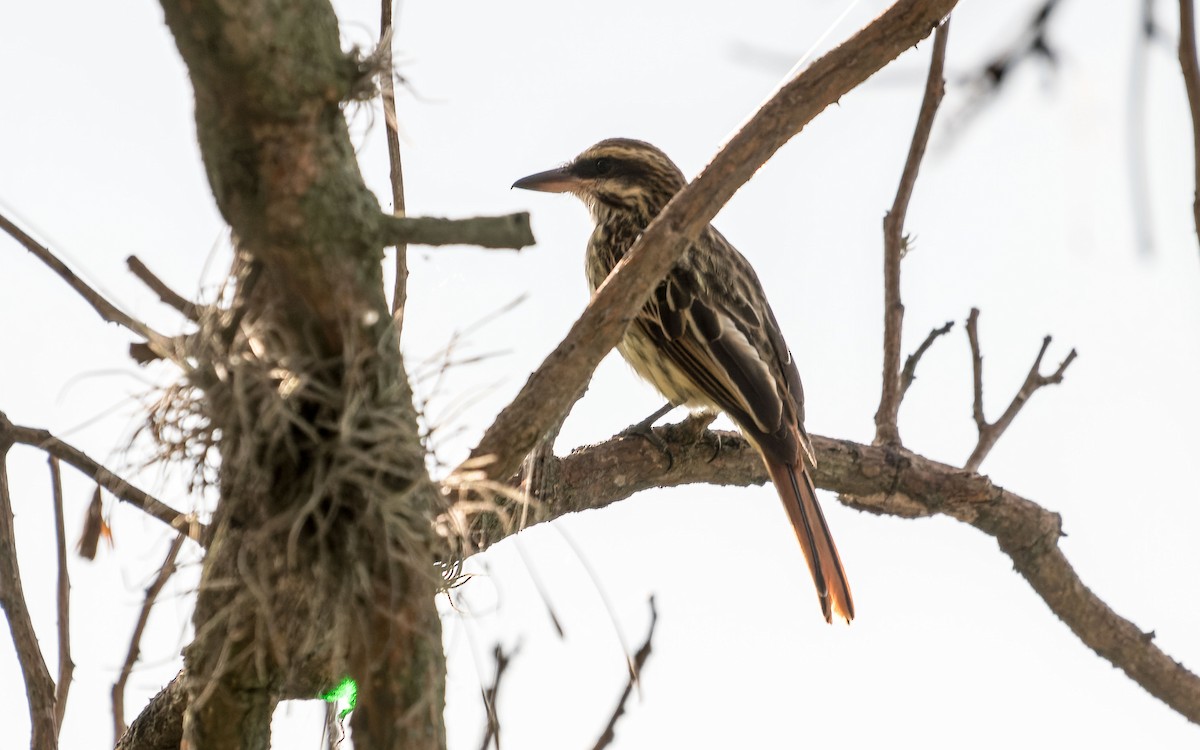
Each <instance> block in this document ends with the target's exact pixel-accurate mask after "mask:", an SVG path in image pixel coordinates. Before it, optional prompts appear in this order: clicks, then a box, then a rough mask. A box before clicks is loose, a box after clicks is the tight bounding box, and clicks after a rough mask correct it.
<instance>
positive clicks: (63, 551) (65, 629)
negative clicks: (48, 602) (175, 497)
mask: <svg viewBox="0 0 1200 750" xmlns="http://www.w3.org/2000/svg"><path fill="white" fill-rule="evenodd" d="M49 463H50V487H51V491H52V493H53V494H54V547H55V552H56V558H57V563H58V687H57V689H56V690H55V692H54V725H55V730H56V731H62V723H63V717H65V716H66V715H67V694H68V693H69V692H70V691H71V677H72V676H73V675H74V674H75V662H74V660H72V658H71V574H70V572H69V571H68V570H67V529H66V526H67V524H66V519H65V518H64V513H63V489H62V471H61V470H60V469H59V465H58V459H57V458H55V457H54V456H50V458H49Z"/></svg>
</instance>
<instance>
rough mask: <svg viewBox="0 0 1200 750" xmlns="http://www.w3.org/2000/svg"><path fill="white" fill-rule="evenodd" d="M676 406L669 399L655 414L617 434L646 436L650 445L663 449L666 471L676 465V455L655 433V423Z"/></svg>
mask: <svg viewBox="0 0 1200 750" xmlns="http://www.w3.org/2000/svg"><path fill="white" fill-rule="evenodd" d="M674 408H675V404H672V403H671V402H670V401H668V402H667V403H665V404H663V405H662V407H661V408H659V409H658V411H656V412H654V413H653V414H651V415H650V416H648V417H646V418H645V419H643V420H642V421H641V422H638V423H637V424H635V425H630V426H629V427H626V428H625V429H623V430H621V431H620V432H618V433H617V436H618V437H634V436H636V437H640V438H644V439H645V440H646V441H647V442H649V443H650V445H653V446H654V447H655V448H658V449H659V450H660V451H662V454H663V455H664V456H666V457H667V468H666V471H670V470H671V467H672V466H674V465H675V457H674V456H672V455H671V449H670V448H668V447H667V444H666V442H665V441H663V439H662V438H660V437H659V436H658V435H655V434H654V423H655V422H657V421H658V420H660V419H662V418H663V417H665V416H667V414H668V413H670V411H671V410H672V409H674Z"/></svg>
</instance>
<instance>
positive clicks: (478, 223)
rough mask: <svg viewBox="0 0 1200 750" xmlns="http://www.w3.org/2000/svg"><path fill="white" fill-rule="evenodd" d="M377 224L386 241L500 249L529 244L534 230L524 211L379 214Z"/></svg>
mask: <svg viewBox="0 0 1200 750" xmlns="http://www.w3.org/2000/svg"><path fill="white" fill-rule="evenodd" d="M379 219H380V228H381V229H382V231H383V234H384V236H385V237H386V238H387V241H388V243H390V244H397V243H405V242H407V243H409V244H412V245H477V246H479V247H487V248H495V249H499V250H520V249H521V248H523V247H528V246H529V245H532V244H533V242H534V240H533V232H532V231H531V230H530V228H529V214H528V213H526V212H521V213H516V214H508V215H506V216H475V217H473V218H470V219H437V218H432V217H428V216H421V217H407V218H402V217H399V216H388V215H387V214H381V215H380V217H379Z"/></svg>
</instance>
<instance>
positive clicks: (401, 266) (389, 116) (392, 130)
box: [379, 0, 408, 332]
mask: <svg viewBox="0 0 1200 750" xmlns="http://www.w3.org/2000/svg"><path fill="white" fill-rule="evenodd" d="M393 2H395V0H380V3H379V4H380V12H379V46H380V48H381V49H380V52H381V53H382V56H381V58H380V59H381V61H382V68H383V72H382V73H381V75H380V78H379V83H380V86H379V92H380V95H381V97H382V99H383V122H384V130H385V131H386V132H387V148H388V175H389V177H390V178H391V183H392V213H393V214H394V215H396V216H407V212H406V210H405V206H404V170H403V167H402V165H401V163H400V128H399V120H398V119H397V117H396V78H395V74H394V73H393V71H392V37H393V31H392V30H393V28H394V27H393V24H392V3H393ZM395 247H396V280H395V283H394V285H393V287H392V319H393V320H395V321H396V331H397V332H400V331H401V330H403V328H404V305H405V304H406V303H407V302H408V244H407V243H405V242H397V243H396V245H395Z"/></svg>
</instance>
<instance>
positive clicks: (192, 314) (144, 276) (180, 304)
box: [125, 255, 200, 323]
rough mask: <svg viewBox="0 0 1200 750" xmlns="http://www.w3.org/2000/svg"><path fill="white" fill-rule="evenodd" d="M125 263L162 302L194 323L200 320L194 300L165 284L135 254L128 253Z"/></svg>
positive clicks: (198, 309) (198, 310)
mask: <svg viewBox="0 0 1200 750" xmlns="http://www.w3.org/2000/svg"><path fill="white" fill-rule="evenodd" d="M125 265H127V266H128V267H129V270H130V271H131V272H132V273H133V275H134V276H136V277H138V279H140V280H141V282H142V283H143V284H145V285H146V286H147V287H149V288H150V291H152V292H154V293H155V294H157V295H158V298H159V299H160V300H162V302H163V304H165V305H168V306H170V307H173V308H175V309H176V310H178V311H179V312H180V313H181V314H182V315H183V317H185V318H187V319H188V320H190V321H192V322H193V323H196V322H198V321H199V320H200V308H199V306H198V305H196V303H195V302H192V301H191V300H189V299H187V298H186V297H184V296H183V295H182V294H180V293H179V292H177V291H175V290H174V289H172V288H171V287H169V286H167V283H166V282H165V281H163V280H162V279H160V278H158V277H157V276H155V275H154V272H153V271H151V270H150V269H149V268H147V267H146V264H145V263H143V262H142V261H141V260H140V259H139V258H138V257H137V256H136V255H130V256H129V257H128V258H126V259H125Z"/></svg>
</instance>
